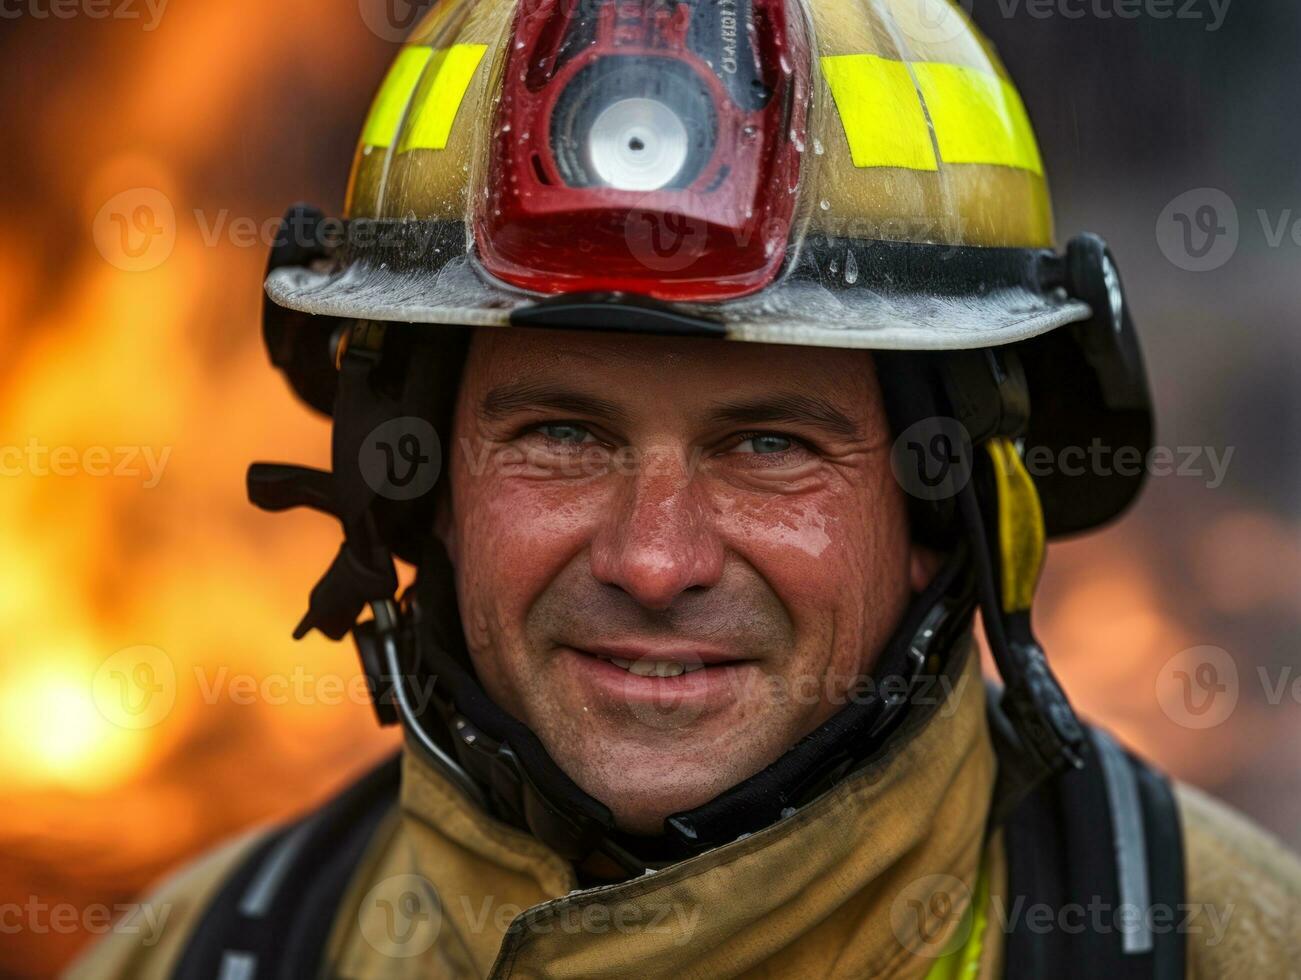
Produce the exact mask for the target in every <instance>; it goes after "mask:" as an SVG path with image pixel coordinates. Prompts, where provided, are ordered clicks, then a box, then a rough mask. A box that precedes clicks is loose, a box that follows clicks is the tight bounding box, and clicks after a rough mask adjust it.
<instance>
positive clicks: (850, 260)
mask: <svg viewBox="0 0 1301 980" xmlns="http://www.w3.org/2000/svg"><path fill="white" fill-rule="evenodd" d="M845 282H846V283H847V284H848V285H850V286H852V285H854V283H856V282H858V259H856V258H854V250H853V249H852V248H851V249H847V250H846V251H845Z"/></svg>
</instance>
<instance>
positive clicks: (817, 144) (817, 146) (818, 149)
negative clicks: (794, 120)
mask: <svg viewBox="0 0 1301 980" xmlns="http://www.w3.org/2000/svg"><path fill="white" fill-rule="evenodd" d="M826 152H827V149H826V147H824V146H823V145H822V140H820V139H814V141H813V153H814V155H815V156H822V154H824V153H826Z"/></svg>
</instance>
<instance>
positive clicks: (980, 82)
mask: <svg viewBox="0 0 1301 980" xmlns="http://www.w3.org/2000/svg"><path fill="white" fill-rule="evenodd" d="M913 71H914V72H916V74H917V84H918V85H919V86H920V87H921V90H922V98H923V99H925V100H926V109H927V111H928V112H929V113H930V116H931V122H932V124H933V125H934V126H935V139H936V142H937V143H938V144H939V147H940V158H941V159H943V160H944V162H945V163H987V164H993V165H995V166H1004V167H1016V168H1018V169H1020V170H1029V171H1031V172H1032V173H1036V174H1039V175H1040V176H1043V172H1044V171H1043V162H1042V161H1041V160H1040V159H1039V147H1038V145H1037V144H1036V143H1035V139H1034V132H1033V130H1031V128H1030V120H1029V118H1028V117H1027V116H1026V113H1025V106H1024V105H1023V104H1022V102H1021V96H1019V95H1018V94H1017V92H1016V89H1014V88H1013V87H1012V86H1011V84H1009V83H1008V82H1007V81H1006V80H1004V79H1002V78H999V77H998V76H997V75H991V74H989V73H988V72H984V71H980V70H979V69H976V68H964V67H962V66H960V65H945V64H940V63H938V62H933V61H921V62H916V63H914V64H913Z"/></svg>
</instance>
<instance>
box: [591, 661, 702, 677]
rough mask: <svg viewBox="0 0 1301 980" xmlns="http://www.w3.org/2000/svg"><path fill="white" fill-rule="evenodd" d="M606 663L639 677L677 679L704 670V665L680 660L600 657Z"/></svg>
mask: <svg viewBox="0 0 1301 980" xmlns="http://www.w3.org/2000/svg"><path fill="white" fill-rule="evenodd" d="M598 659H600V660H604V661H605V662H606V663H611V664H614V665H615V666H616V667H622V668H623V669H624V670H626V671H628V673H630V674H636V675H637V676H638V677H677V676H678V675H679V674H691V673H695V672H696V671H697V670H704V669H705V665H704V664H702V663H690V664H688V663H682V662H681V661H678V660H624V659H623V658H622V657H598Z"/></svg>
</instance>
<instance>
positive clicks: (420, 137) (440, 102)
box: [398, 44, 488, 153]
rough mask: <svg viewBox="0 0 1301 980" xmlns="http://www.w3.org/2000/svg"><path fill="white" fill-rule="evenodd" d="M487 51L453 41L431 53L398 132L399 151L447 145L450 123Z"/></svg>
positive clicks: (485, 46) (450, 128)
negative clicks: (407, 120) (404, 123)
mask: <svg viewBox="0 0 1301 980" xmlns="http://www.w3.org/2000/svg"><path fill="white" fill-rule="evenodd" d="M487 50H488V46H487V45H486V44H453V45H452V46H451V47H450V48H442V49H440V50H439V51H437V52H435V55H434V61H433V63H432V64H431V65H430V66H429V70H428V71H427V72H425V78H424V81H423V82H422V83H421V85H420V91H419V92H418V93H417V94H416V98H415V102H414V104H413V107H412V110H411V121H410V123H409V124H408V125H407V127H406V131H405V132H404V133H403V135H402V145H401V146H400V147H398V152H399V153H405V152H407V151H408V150H441V149H444V148H445V147H446V146H447V137H448V136H449V135H450V134H451V132H452V123H453V122H455V121H456V114H457V112H458V111H460V108H461V102H462V101H463V100H464V99H465V92H466V90H467V89H468V88H469V87H470V80H471V79H472V78H473V77H474V71H475V69H476V68H478V67H479V62H480V61H482V60H483V54H484V52H485V51H487Z"/></svg>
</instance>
